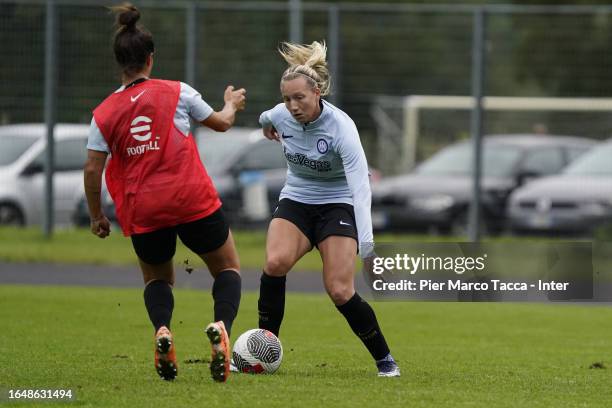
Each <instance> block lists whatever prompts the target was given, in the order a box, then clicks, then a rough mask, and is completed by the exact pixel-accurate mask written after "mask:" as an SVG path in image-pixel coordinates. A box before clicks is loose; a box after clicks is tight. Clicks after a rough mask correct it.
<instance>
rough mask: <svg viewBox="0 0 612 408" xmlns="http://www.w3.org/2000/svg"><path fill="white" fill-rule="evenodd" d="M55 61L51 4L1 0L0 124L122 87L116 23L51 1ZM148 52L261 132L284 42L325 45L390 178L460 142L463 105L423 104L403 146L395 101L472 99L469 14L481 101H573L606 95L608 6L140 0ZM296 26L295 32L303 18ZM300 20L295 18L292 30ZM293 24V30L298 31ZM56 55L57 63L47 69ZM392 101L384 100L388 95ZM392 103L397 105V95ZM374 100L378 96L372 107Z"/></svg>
mask: <svg viewBox="0 0 612 408" xmlns="http://www.w3.org/2000/svg"><path fill="white" fill-rule="evenodd" d="M51 4H52V5H53V7H52V8H51V9H52V10H54V15H55V21H54V25H53V27H54V29H55V39H56V43H55V44H54V45H55V47H54V50H55V51H54V55H53V57H54V58H49V57H50V56H49V55H48V51H47V53H46V51H45V50H46V49H47V48H46V46H47V45H48V44H46V42H47V41H49V36H48V35H47V34H46V24H47V21H48V20H47V10H49V9H50V8H49V7H48V6H49V2H46V1H40V0H38V1H37V0H0V58H1V60H2V63H0V77H1V81H0V124H1V125H8V124H19V123H43V122H44V120H45V117H46V116H45V108H47V109H53V111H54V115H51V116H47V117H54V118H55V121H56V122H57V123H83V124H87V123H89V121H90V120H91V111H92V109H93V108H95V106H96V105H97V104H98V103H100V102H101V101H102V100H103V99H104V98H105V97H106V96H107V95H108V94H109V93H111V92H112V91H113V90H114V89H116V88H117V87H118V86H119V84H120V72H119V70H118V68H117V67H116V65H115V62H114V58H113V54H112V47H111V39H112V35H113V31H114V27H113V24H114V21H113V17H112V16H111V15H110V13H109V11H108V9H106V8H105V7H103V6H100V5H99V4H96V3H94V2H89V1H73V0H63V1H62V0H57V1H54V2H53V3H51ZM136 5H137V6H138V7H139V8H140V9H141V12H142V19H141V23H142V24H144V25H145V26H146V27H147V28H148V29H149V30H150V31H151V32H152V33H153V35H154V40H155V44H156V53H155V67H154V75H155V76H156V77H160V78H166V79H175V80H182V81H185V82H188V83H190V84H191V85H193V86H194V87H195V88H196V89H198V90H199V91H200V92H201V93H202V95H203V97H204V99H205V100H206V101H208V102H209V103H210V104H211V105H212V106H213V107H214V108H216V109H219V108H220V107H221V106H222V103H223V100H222V96H223V90H224V88H225V86H226V85H228V84H233V85H235V86H239V87H245V88H246V89H247V91H248V102H247V109H246V110H245V111H244V112H242V113H241V114H240V115H239V116H238V118H237V123H236V124H237V125H238V126H246V127H257V126H258V123H257V120H258V117H259V115H260V113H261V112H262V111H264V110H266V109H269V108H270V107H272V106H273V105H274V104H276V103H278V102H280V100H281V98H280V91H279V78H280V75H281V73H282V71H283V69H284V63H283V61H282V59H281V58H280V56H279V55H278V53H277V51H276V50H277V47H278V46H279V44H280V43H281V42H282V41H288V40H292V41H302V42H306V43H308V42H311V41H314V40H326V41H327V44H328V47H329V55H328V59H329V62H330V68H331V71H332V74H333V84H334V91H333V92H334V93H333V95H331V97H330V100H331V101H332V102H333V103H336V104H337V105H338V106H340V107H341V108H342V109H343V110H345V111H346V112H347V113H348V114H349V115H350V116H351V117H352V118H353V119H354V120H355V122H356V124H357V126H358V128H359V129H360V133H361V137H362V143H363V144H364V147H365V149H366V153H367V155H368V158H369V161H370V163H371V165H373V166H374V167H377V168H379V169H381V170H382V171H383V174H394V173H397V172H398V171H402V170H406V168H405V166H402V165H399V163H404V164H405V162H406V161H405V160H404V158H405V156H406V155H407V154H410V155H413V156H414V158H415V160H416V161H420V160H423V159H424V158H426V157H428V156H429V155H431V154H432V153H433V152H435V151H436V150H437V149H439V148H440V147H442V146H444V145H446V144H448V143H451V142H453V141H455V140H458V139H461V138H466V137H469V135H470V132H471V128H470V115H471V112H470V110H469V109H457V108H446V109H423V110H422V111H421V112H420V117H419V122H418V129H417V133H418V141H417V142H416V143H415V144H414V145H412V148H413V149H414V151H411V152H407V151H406V146H409V145H408V144H406V143H405V141H404V138H405V134H406V127H407V126H409V124H408V123H407V122H406V110H405V103H404V102H405V97H408V96H413V95H434V96H436V95H437V96H469V95H471V93H472V80H473V78H472V75H473V74H472V72H473V66H472V56H473V52H474V49H475V48H474V43H473V32H474V21H475V20H474V15H475V13H476V11H477V10H484V12H485V15H486V20H485V26H484V45H485V46H484V51H485V55H484V57H485V63H484V77H483V78H482V79H483V80H484V82H483V84H484V94H485V95H492V96H503V97H548V98H583V99H588V100H589V101H591V102H593V101H595V103H597V100H598V98H601V100H602V103H603V98H605V97H607V96H609V95H611V94H612V75H611V73H612V69H611V68H612V66H611V65H612V58H610V52H609V44H610V43H611V42H612V7H611V6H520V5H487V6H469V5H463V6H461V5H433V4H418V5H417V4H383V3H335V2H330V3H310V2H300V1H296V0H291V1H287V2H284V1H278V2H250V1H249V2H246V1H245V2H241V1H234V2H206V1H180V2H179V1H177V2H161V1H145V0H143V1H140V2H136ZM300 21H301V24H300V23H299V22H300ZM296 22H298V23H296ZM295 24H299V26H297V27H296V26H295ZM50 61H51V62H52V63H54V66H53V68H54V70H51V71H49V72H52V73H53V72H54V73H55V75H54V76H53V77H52V78H50V79H51V81H52V82H51V85H52V86H51V87H48V89H52V90H53V89H54V90H55V93H54V98H52V102H53V104H52V105H54V106H52V107H51V108H50V107H49V106H45V103H44V101H45V86H44V84H45V79H46V77H45V64H46V63H49V62H50ZM53 61H54V62H53ZM389 97H391V98H389ZM394 98H395V99H394ZM381 101H384V102H381ZM611 126H612V115H610V112H609V111H607V110H606V109H601V110H592V111H591V110H576V111H572V110H568V109H566V110H564V111H558V110H553V109H548V108H542V109H541V110H529V111H525V110H521V109H515V110H512V109H510V110H494V111H487V110H485V114H484V123H483V129H484V133H485V134H487V133H529V132H534V131H537V132H540V133H542V132H548V133H554V134H569V135H577V136H587V137H592V138H597V139H605V138H608V137H609V136H610V128H611Z"/></svg>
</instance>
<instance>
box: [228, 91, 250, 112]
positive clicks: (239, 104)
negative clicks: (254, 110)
mask: <svg viewBox="0 0 612 408" xmlns="http://www.w3.org/2000/svg"><path fill="white" fill-rule="evenodd" d="M223 100H224V101H225V103H231V104H232V105H234V108H235V109H236V110H237V111H241V110H243V109H244V105H245V104H246V89H244V88H240V89H234V86H233V85H229V86H228V87H227V88H225V94H224V95H223Z"/></svg>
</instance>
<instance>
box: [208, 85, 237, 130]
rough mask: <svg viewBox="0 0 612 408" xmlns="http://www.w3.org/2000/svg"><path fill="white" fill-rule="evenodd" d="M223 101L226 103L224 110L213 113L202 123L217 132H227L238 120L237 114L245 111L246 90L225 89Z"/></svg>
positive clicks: (229, 87)
mask: <svg viewBox="0 0 612 408" xmlns="http://www.w3.org/2000/svg"><path fill="white" fill-rule="evenodd" d="M223 100H224V101H225V105H224V106H223V109H222V110H220V111H218V112H212V113H211V114H210V116H208V117H207V118H206V119H204V120H202V121H201V122H200V123H201V124H202V125H204V126H207V127H209V128H211V129H212V130H216V131H217V132H225V131H226V130H228V129H229V128H231V127H232V126H233V125H234V121H235V120H236V112H238V111H241V110H243V109H244V105H245V103H246V90H245V89H244V88H240V89H237V90H235V89H234V87H233V86H232V85H230V86H228V87H227V88H226V89H225V93H224V95H223Z"/></svg>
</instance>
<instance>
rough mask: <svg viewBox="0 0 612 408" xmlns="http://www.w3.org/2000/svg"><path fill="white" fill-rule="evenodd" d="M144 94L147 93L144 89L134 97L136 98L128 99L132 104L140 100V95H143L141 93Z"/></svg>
mask: <svg viewBox="0 0 612 408" xmlns="http://www.w3.org/2000/svg"><path fill="white" fill-rule="evenodd" d="M145 92H147V90H146V89H145V90H144V91H142V92H141V93H139V94H138V95H136V96H131V97H130V100H131V101H132V102H136V101H137V100H138V98H140V97H141V96H142V94H143V93H145Z"/></svg>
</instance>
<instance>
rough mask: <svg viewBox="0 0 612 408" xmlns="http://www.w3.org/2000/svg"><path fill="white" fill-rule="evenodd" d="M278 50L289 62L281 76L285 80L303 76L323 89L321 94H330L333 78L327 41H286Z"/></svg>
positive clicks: (313, 85) (313, 84)
mask: <svg viewBox="0 0 612 408" xmlns="http://www.w3.org/2000/svg"><path fill="white" fill-rule="evenodd" d="M278 52H279V53H280V55H282V57H283V58H284V59H285V61H287V64H289V68H287V69H286V70H285V72H284V73H283V76H282V78H281V82H283V81H291V80H292V79H296V78H299V77H300V76H303V77H305V78H306V81H307V82H308V83H309V84H310V85H312V87H313V88H314V87H317V88H319V90H320V91H321V96H325V95H329V94H330V91H331V84H330V82H331V78H330V76H329V71H328V69H327V61H325V57H326V55H327V47H326V46H325V41H323V42H318V41H314V42H313V43H312V44H310V45H302V44H293V43H288V42H284V43H282V44H281V46H280V47H279V49H278Z"/></svg>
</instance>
